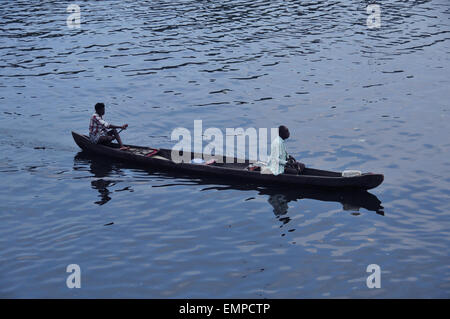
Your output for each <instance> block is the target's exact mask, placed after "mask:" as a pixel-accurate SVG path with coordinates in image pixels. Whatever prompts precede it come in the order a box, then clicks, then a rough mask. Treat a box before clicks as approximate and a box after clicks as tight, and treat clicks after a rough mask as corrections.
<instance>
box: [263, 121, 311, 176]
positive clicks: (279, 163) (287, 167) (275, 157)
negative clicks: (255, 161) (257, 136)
mask: <svg viewBox="0 0 450 319" xmlns="http://www.w3.org/2000/svg"><path fill="white" fill-rule="evenodd" d="M289 136H290V132H289V129H288V128H287V127H286V126H284V125H281V126H280V127H278V136H277V137H275V138H274V139H273V141H272V145H271V153H270V158H269V161H268V163H267V167H268V168H269V169H270V171H271V172H272V174H273V175H279V174H283V173H286V174H294V175H297V174H299V173H300V172H301V171H302V170H303V169H304V168H305V166H304V165H303V164H302V163H299V162H297V161H296V160H295V159H294V158H293V157H292V156H290V155H288V153H287V151H286V145H285V140H287V139H288V138H289Z"/></svg>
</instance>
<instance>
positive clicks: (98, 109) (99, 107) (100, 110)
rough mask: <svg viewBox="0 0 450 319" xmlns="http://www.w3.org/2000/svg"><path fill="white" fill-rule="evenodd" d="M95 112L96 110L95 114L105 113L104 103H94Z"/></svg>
mask: <svg viewBox="0 0 450 319" xmlns="http://www.w3.org/2000/svg"><path fill="white" fill-rule="evenodd" d="M95 112H97V114H98V115H100V116H102V115H103V114H105V104H103V103H97V104H95Z"/></svg>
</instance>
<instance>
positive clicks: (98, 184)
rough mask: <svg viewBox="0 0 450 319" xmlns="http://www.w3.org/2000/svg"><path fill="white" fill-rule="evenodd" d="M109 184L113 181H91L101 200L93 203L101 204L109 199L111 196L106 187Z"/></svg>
mask: <svg viewBox="0 0 450 319" xmlns="http://www.w3.org/2000/svg"><path fill="white" fill-rule="evenodd" d="M111 184H113V182H111V181H105V180H104V179H97V180H95V181H92V182H91V185H92V188H94V189H96V190H98V192H99V193H100V198H101V200H99V201H97V202H95V204H97V205H103V204H106V203H107V202H109V201H110V200H111V197H109V194H110V191H109V189H108V186H110V185H111Z"/></svg>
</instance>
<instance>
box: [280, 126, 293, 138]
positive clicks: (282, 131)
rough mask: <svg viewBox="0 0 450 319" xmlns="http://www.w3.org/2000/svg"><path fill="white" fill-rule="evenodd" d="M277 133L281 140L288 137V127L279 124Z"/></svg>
mask: <svg viewBox="0 0 450 319" xmlns="http://www.w3.org/2000/svg"><path fill="white" fill-rule="evenodd" d="M278 135H280V137H281V138H282V139H283V140H285V139H287V138H289V135H290V133H289V129H288V128H287V127H286V126H284V125H280V127H278Z"/></svg>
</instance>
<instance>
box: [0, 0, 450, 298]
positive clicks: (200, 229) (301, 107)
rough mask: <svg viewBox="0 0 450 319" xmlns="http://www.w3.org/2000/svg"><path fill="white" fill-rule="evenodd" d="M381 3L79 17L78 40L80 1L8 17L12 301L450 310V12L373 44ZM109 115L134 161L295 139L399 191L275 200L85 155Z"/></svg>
mask: <svg viewBox="0 0 450 319" xmlns="http://www.w3.org/2000/svg"><path fill="white" fill-rule="evenodd" d="M368 3H369V2H368V1H329V0H322V1H321V0H319V1H301V2H300V1H281V0H280V1H239V0H232V1H79V2H78V4H79V5H80V7H81V28H80V29H69V28H68V27H67V26H66V18H67V16H68V15H69V14H68V13H67V12H66V8H67V5H68V3H67V2H64V1H2V2H1V3H0V36H1V40H0V113H1V114H0V137H1V138H0V145H1V155H0V179H1V180H2V187H1V188H0V211H1V213H0V234H1V236H0V296H2V297H64V298H66V297H67V298H71V297H145V298H160V297H163V298H174V297H182V298H184V297H192V298H194V297H200V298H202V297H224V298H228V297H252V298H253V297H255V298H301V297H333V298H337V297H401V298H404V297H418V298H428V297H439V298H448V297H449V296H450V258H449V246H450V216H449V212H450V196H449V194H450V176H449V171H450V159H449V156H450V142H449V139H448V136H449V133H450V129H449V120H450V117H449V116H450V107H449V98H450V93H449V92H450V90H449V89H450V86H449V83H450V82H449V76H448V74H449V67H448V66H449V51H450V45H449V41H448V40H449V38H450V24H449V13H450V7H449V4H448V1H446V0H434V1H389V2H387V1H383V2H380V3H379V4H380V5H381V10H382V13H381V23H382V25H381V27H380V28H377V29H369V28H368V27H367V26H366V18H367V14H366V6H367V4H368ZM99 101H102V102H104V103H105V104H106V105H107V114H106V119H107V120H109V121H110V122H113V123H115V124H123V123H128V124H129V125H130V127H129V129H128V130H127V131H126V132H124V133H123V135H122V136H123V139H124V140H125V141H126V142H127V143H130V144H138V145H152V146H157V147H171V146H172V145H173V144H174V143H173V142H172V141H171V140H170V134H171V132H172V130H173V129H175V128H176V127H186V128H189V129H192V128H193V123H194V120H196V119H201V120H203V126H204V127H205V128H206V127H217V128H220V129H221V130H223V131H225V128H227V127H233V128H235V127H243V128H247V127H255V128H261V127H263V128H270V127H277V126H278V125H280V124H285V125H287V126H288V127H289V128H290V131H291V138H290V139H289V140H288V142H287V148H288V151H289V152H290V153H291V154H293V155H294V156H295V157H296V158H297V159H300V160H301V161H302V162H305V163H306V164H307V165H308V166H313V167H317V168H323V169H329V170H343V169H359V170H362V171H373V172H380V173H383V174H384V175H385V181H384V183H383V184H382V185H381V186H379V187H378V188H376V189H374V190H372V191H370V192H371V194H363V195H358V196H356V198H355V196H353V197H352V196H351V195H347V194H321V193H317V194H316V193H308V192H305V191H300V190H295V189H294V190H290V191H281V190H276V189H275V190H264V189H262V188H258V187H255V186H248V185H245V183H244V182H242V183H237V184H235V185H224V184H223V183H221V181H217V180H202V179H193V178H188V177H186V176H180V175H173V174H172V175H171V174H167V173H162V172H157V171H146V170H143V169H139V168H136V167H130V166H126V165H123V164H120V163H116V162H106V161H105V160H102V159H98V158H93V157H90V156H86V155H85V154H78V153H79V151H80V150H79V149H78V147H77V146H76V145H75V144H74V142H73V140H72V137H71V135H70V132H71V131H72V130H73V131H77V132H82V133H85V132H86V131H87V126H88V122H89V117H90V115H91V114H92V112H93V105H94V104H95V103H96V102H99ZM380 202H381V206H383V207H384V209H380V207H379V205H380ZM358 207H359V209H358ZM111 223H113V224H111ZM105 225H106V226H105ZM69 264H78V265H80V267H81V271H82V279H81V281H82V288H80V289H68V288H67V286H66V278H67V276H68V274H67V273H66V266H67V265H69ZM369 264H378V265H379V266H380V267H381V274H382V275H381V288H380V289H369V288H368V287H367V286H366V278H367V276H368V275H369V274H368V273H367V272H366V267H367V266H368V265H369Z"/></svg>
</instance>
